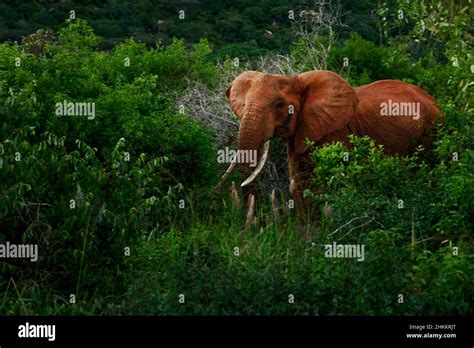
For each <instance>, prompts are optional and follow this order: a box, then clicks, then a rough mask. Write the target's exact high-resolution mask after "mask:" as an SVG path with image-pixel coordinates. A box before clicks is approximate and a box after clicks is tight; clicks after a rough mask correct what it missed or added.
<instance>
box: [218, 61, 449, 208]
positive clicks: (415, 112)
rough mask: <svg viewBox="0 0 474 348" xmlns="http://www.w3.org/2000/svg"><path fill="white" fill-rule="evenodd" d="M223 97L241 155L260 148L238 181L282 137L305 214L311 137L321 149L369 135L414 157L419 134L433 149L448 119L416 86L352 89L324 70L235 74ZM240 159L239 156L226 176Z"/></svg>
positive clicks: (392, 151)
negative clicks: (235, 125) (237, 121)
mask: <svg viewBox="0 0 474 348" xmlns="http://www.w3.org/2000/svg"><path fill="white" fill-rule="evenodd" d="M226 95H227V98H228V100H229V103H230V106H231V108H232V111H233V112H234V113H235V114H236V115H237V116H238V117H239V119H240V126H239V134H238V150H239V152H240V151H242V150H247V151H258V150H260V148H262V150H261V151H260V152H261V153H262V154H261V156H260V160H259V162H258V165H257V166H256V167H255V168H251V167H250V166H249V165H248V163H247V164H246V163H243V164H242V163H240V164H239V169H240V171H241V172H242V173H244V174H246V175H250V176H249V177H248V178H247V179H246V180H245V181H244V182H243V183H242V184H241V186H242V187H248V186H249V185H251V184H252V183H253V181H254V180H255V179H256V177H257V176H258V175H259V174H260V173H261V171H262V169H263V167H264V165H265V162H266V160H267V157H268V151H269V144H270V143H269V142H270V139H272V138H274V137H282V138H284V139H285V140H286V143H287V153H288V163H289V178H290V180H289V181H290V193H291V195H292V197H293V200H294V203H295V206H296V210H297V211H300V212H302V211H305V202H304V201H303V190H304V189H306V188H308V187H310V177H311V173H312V169H313V168H314V164H313V163H312V162H311V161H310V155H309V147H308V145H307V143H306V140H310V141H312V142H314V144H315V145H316V146H322V145H324V144H327V143H332V142H336V141H341V142H342V143H343V144H344V145H345V146H347V147H350V146H351V144H350V143H349V141H348V136H349V135H351V134H354V135H356V136H365V135H367V136H369V137H370V138H371V139H373V140H374V142H375V143H376V144H381V145H383V148H384V152H385V153H386V154H388V155H409V154H410V153H411V152H412V151H413V150H414V146H413V140H414V139H419V140H420V141H421V144H423V145H424V146H425V147H429V146H430V144H431V142H432V136H431V135H430V134H429V133H430V131H431V130H433V129H434V128H435V127H436V126H437V125H438V124H439V123H440V122H442V121H443V113H442V112H441V111H440V108H439V107H438V105H437V104H436V102H435V100H434V99H433V98H432V97H431V96H430V95H429V94H428V93H427V92H425V91H424V90H423V89H421V88H419V87H417V86H415V85H412V84H409V83H405V82H402V81H398V80H380V81H376V82H373V83H370V84H368V85H364V86H360V87H352V86H350V85H349V84H348V83H347V82H346V81H345V80H344V79H343V78H342V77H340V76H339V75H338V74H336V73H334V72H331V71H325V70H317V71H308V72H304V73H301V74H299V75H296V76H287V75H282V74H266V73H262V72H257V71H246V72H243V73H241V74H240V75H239V76H237V77H236V78H235V80H234V81H233V82H232V84H231V85H230V86H229V88H228V89H227V92H226ZM236 164H237V163H236V161H235V160H234V161H233V162H232V163H231V164H230V166H229V168H228V170H227V172H226V173H225V174H224V176H223V178H225V177H226V176H227V175H229V173H230V172H232V171H233V170H234V169H235V168H236V167H237V165H236Z"/></svg>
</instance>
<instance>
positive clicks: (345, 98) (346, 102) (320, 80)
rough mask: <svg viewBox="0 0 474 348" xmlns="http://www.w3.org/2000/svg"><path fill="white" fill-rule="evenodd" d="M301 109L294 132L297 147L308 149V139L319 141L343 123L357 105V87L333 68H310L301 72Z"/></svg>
mask: <svg viewBox="0 0 474 348" xmlns="http://www.w3.org/2000/svg"><path fill="white" fill-rule="evenodd" d="M296 78H297V80H298V81H299V83H300V89H301V101H302V104H301V113H300V119H299V121H298V126H297V129H296V132H295V150H296V152H297V153H303V152H305V151H306V150H307V146H306V144H305V140H306V139H307V138H308V139H310V140H312V141H315V142H316V141H318V140H320V139H321V138H323V137H324V136H325V135H327V134H330V133H332V132H334V131H336V130H338V129H341V128H342V127H344V126H345V125H346V124H347V123H348V122H349V121H350V120H351V118H352V117H353V116H354V115H355V113H356V110H357V105H358V99H357V95H356V93H355V91H354V89H353V88H352V87H351V86H350V85H349V84H348V83H347V82H346V81H344V80H343V79H342V78H341V77H340V76H339V75H337V74H335V73H333V72H331V71H310V72H306V73H303V74H300V75H298V76H297V77H296Z"/></svg>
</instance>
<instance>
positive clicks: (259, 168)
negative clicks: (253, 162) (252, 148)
mask: <svg viewBox="0 0 474 348" xmlns="http://www.w3.org/2000/svg"><path fill="white" fill-rule="evenodd" d="M269 150H270V140H267V141H266V142H265V143H264V144H263V153H262V157H261V158H260V162H258V166H257V168H255V170H254V172H253V173H252V175H250V176H249V177H248V178H247V180H245V181H244V182H243V183H242V184H241V185H240V187H244V186H246V185H248V184H250V183H251V182H252V181H254V180H255V178H256V177H257V176H258V175H259V174H260V172H261V171H262V169H263V167H264V166H265V163H267V158H268V152H269Z"/></svg>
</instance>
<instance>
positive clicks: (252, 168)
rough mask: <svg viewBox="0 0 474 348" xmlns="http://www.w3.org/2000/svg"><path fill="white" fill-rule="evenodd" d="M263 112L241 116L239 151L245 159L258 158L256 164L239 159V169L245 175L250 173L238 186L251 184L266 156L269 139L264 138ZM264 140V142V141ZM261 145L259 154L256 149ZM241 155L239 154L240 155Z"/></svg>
mask: <svg viewBox="0 0 474 348" xmlns="http://www.w3.org/2000/svg"><path fill="white" fill-rule="evenodd" d="M263 115H264V114H263V113H262V112H259V111H256V112H249V113H247V114H246V115H244V117H242V122H241V124H240V129H239V153H241V154H242V155H243V156H244V157H246V158H247V159H249V158H254V159H255V160H256V159H257V158H258V159H259V161H258V164H257V165H256V163H250V162H249V161H245V160H244V161H240V162H241V164H240V170H241V171H242V173H244V174H245V175H250V176H249V177H248V178H247V179H246V180H245V181H244V182H243V183H242V184H241V185H240V186H241V187H244V186H246V185H249V184H251V183H252V182H253V181H254V180H255V179H256V178H257V176H258V175H259V174H260V173H261V172H262V170H263V168H264V166H265V163H266V161H267V158H268V152H269V149H270V140H265V134H264V129H265V127H264V124H263V123H264V117H263ZM264 142H265V143H264ZM262 144H263V145H264V146H263V149H262V151H261V152H260V156H258V150H259V149H260V147H261V146H262ZM242 155H241V156H242Z"/></svg>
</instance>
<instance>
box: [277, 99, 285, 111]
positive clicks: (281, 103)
mask: <svg viewBox="0 0 474 348" xmlns="http://www.w3.org/2000/svg"><path fill="white" fill-rule="evenodd" d="M284 107H285V103H284V102H282V101H279V102H278V103H276V108H277V109H278V111H283V108H284Z"/></svg>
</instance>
